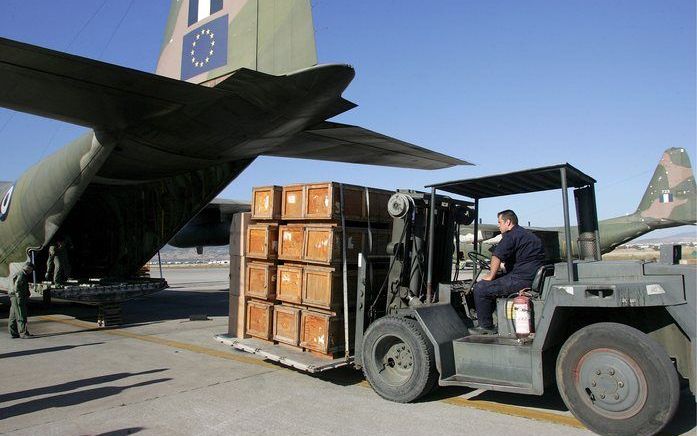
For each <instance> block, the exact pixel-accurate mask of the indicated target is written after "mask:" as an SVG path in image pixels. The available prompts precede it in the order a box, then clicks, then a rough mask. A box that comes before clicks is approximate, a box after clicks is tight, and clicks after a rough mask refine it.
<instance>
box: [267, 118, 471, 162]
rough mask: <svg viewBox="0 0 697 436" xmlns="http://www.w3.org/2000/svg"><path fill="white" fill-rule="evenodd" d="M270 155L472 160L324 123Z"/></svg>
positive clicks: (368, 159)
mask: <svg viewBox="0 0 697 436" xmlns="http://www.w3.org/2000/svg"><path fill="white" fill-rule="evenodd" d="M264 154H266V155H269V156H280V157H295V158H300V159H319V160H328V161H335V162H349V163H359V164H368V165H382V166H390V167H400V168H416V169H423V170H436V169H441V168H448V167H452V166H455V165H471V163H469V162H466V161H463V160H460V159H456V158H454V157H450V156H447V155H444V154H441V153H436V152H435V151H431V150H428V149H426V148H422V147H419V146H416V145H413V144H409V143H408V142H404V141H400V140H399V139H395V138H391V137H389V136H385V135H382V134H380V133H376V132H373V131H371V130H368V129H364V128H363V127H358V126H350V125H347V124H339V123H332V122H324V123H321V124H319V125H317V126H315V127H313V128H311V129H308V130H306V131H304V132H303V133H300V134H298V135H295V136H294V137H293V138H291V139H290V141H288V142H286V143H284V144H283V145H282V146H280V147H277V148H276V149H274V150H272V151H270V152H265V153H264Z"/></svg>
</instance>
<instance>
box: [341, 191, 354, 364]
mask: <svg viewBox="0 0 697 436" xmlns="http://www.w3.org/2000/svg"><path fill="white" fill-rule="evenodd" d="M339 205H340V211H341V275H342V279H343V288H344V289H343V291H344V292H343V294H344V355H345V357H346V359H348V358H349V357H350V356H351V350H350V344H349V303H348V271H347V268H346V218H345V217H344V184H343V183H339Z"/></svg>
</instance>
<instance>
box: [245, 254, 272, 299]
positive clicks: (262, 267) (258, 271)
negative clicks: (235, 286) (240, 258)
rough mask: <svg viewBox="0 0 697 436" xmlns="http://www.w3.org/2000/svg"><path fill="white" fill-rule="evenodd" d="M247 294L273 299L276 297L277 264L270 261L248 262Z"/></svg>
mask: <svg viewBox="0 0 697 436" xmlns="http://www.w3.org/2000/svg"><path fill="white" fill-rule="evenodd" d="M245 295H246V296H248V297H255V298H261V299H264V300H273V299H274V298H275V297H276V265H274V264H273V263H268V262H248V263H247V273H246V280H245Z"/></svg>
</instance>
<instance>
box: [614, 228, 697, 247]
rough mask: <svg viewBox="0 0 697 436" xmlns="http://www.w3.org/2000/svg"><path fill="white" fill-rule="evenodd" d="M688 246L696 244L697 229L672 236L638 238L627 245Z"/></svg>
mask: <svg viewBox="0 0 697 436" xmlns="http://www.w3.org/2000/svg"><path fill="white" fill-rule="evenodd" d="M681 243H682V244H690V243H693V244H694V243H697V228H696V229H695V230H694V231H691V232H680V233H676V234H674V235H668V236H661V237H658V238H655V237H654V238H638V239H634V240H632V241H630V242H628V243H627V244H651V245H655V244H681Z"/></svg>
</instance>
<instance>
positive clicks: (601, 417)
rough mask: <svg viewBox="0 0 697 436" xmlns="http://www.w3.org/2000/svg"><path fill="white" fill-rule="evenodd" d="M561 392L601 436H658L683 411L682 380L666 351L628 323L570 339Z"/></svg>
mask: <svg viewBox="0 0 697 436" xmlns="http://www.w3.org/2000/svg"><path fill="white" fill-rule="evenodd" d="M556 375H557V387H558V388H559V393H560V394H561V396H562V399H563V400H564V403H566V406H567V407H568V408H569V410H570V411H571V412H572V413H573V414H574V416H576V418H578V420H579V421H581V422H582V423H583V424H584V425H586V427H588V428H589V429H590V430H592V431H594V432H596V433H599V434H602V435H618V436H619V435H632V436H637V435H653V434H656V433H658V432H659V431H660V430H661V429H662V428H663V427H664V426H665V425H666V424H667V423H668V422H670V420H671V419H672V418H673V415H674V414H675V411H676V409H677V407H678V400H679V397H680V386H679V383H678V376H677V373H676V370H675V367H674V366H673V363H672V362H671V360H670V358H669V357H668V355H667V354H666V352H665V351H664V349H663V348H662V347H661V346H660V345H659V344H658V343H657V342H656V341H654V340H653V339H651V338H650V337H648V336H647V335H646V334H644V333H642V332H641V331H639V330H637V329H635V328H633V327H629V326H627V325H624V324H617V323H610V322H604V323H597V324H592V325H589V326H587V327H584V328H582V329H581V330H579V331H577V332H576V333H574V334H573V335H571V336H570V337H569V339H567V341H566V342H565V343H564V345H563V346H562V348H561V350H560V351H559V356H558V358H557V370H556Z"/></svg>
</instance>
